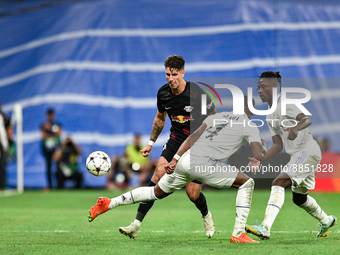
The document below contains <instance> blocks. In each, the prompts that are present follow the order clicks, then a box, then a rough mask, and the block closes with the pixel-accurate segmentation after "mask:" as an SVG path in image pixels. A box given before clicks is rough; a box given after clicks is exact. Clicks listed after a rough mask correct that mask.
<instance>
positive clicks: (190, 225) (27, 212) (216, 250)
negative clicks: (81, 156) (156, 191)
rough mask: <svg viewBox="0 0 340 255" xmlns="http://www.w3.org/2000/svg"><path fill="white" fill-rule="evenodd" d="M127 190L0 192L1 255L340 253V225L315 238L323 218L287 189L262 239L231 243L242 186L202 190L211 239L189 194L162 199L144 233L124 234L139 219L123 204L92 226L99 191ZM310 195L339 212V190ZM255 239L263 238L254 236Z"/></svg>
mask: <svg viewBox="0 0 340 255" xmlns="http://www.w3.org/2000/svg"><path fill="white" fill-rule="evenodd" d="M269 192H270V191H269V190H255V192H254V195H253V202H252V208H251V211H250V215H249V218H248V223H250V224H253V222H254V220H256V219H258V220H259V221H260V222H261V221H262V219H263V216H264V212H265V207H266V204H267V201H268V197H269ZM121 193H122V192H110V191H106V190H80V191H72V190H63V191H52V192H50V193H48V194H45V193H43V192H42V191H26V192H25V193H24V194H22V195H15V196H8V197H5V196H0V253H1V254H6V255H7V254H301V253H304V254H338V253H339V249H340V248H339V247H340V240H339V238H340V228H339V226H338V225H337V226H335V227H333V228H331V230H330V231H329V234H328V237H326V238H323V239H316V238H315V236H316V234H317V231H318V229H319V226H318V224H317V220H316V219H314V218H312V217H311V216H309V215H308V214H307V213H306V212H305V211H304V210H302V209H300V208H298V207H297V206H295V205H294V204H293V202H292V201H291V192H290V191H287V192H286V200H285V204H284V206H283V208H282V210H281V212H280V213H279V215H278V217H277V219H276V221H275V223H274V225H273V227H272V232H271V239H270V240H266V241H260V244H231V243H230V242H229V238H230V235H231V233H232V230H233V226H234V220H235V198H236V190H233V189H225V190H204V194H205V196H206V198H207V201H208V206H209V209H210V211H211V212H212V214H213V219H214V222H215V225H216V230H217V232H216V234H215V235H214V236H213V237H212V238H211V239H208V238H207V237H206V236H205V232H204V227H203V221H202V218H201V216H200V213H199V211H198V210H197V209H196V208H195V206H194V204H192V203H191V202H190V201H189V199H188V198H187V196H186V194H185V191H178V192H176V193H175V194H173V195H171V196H169V197H167V198H165V199H163V200H161V201H156V202H155V205H154V207H153V209H152V210H151V211H150V212H149V214H148V215H147V217H146V218H145V220H144V222H143V224H142V226H141V229H140V232H139V236H138V238H137V239H136V240H131V239H129V238H128V237H126V236H123V235H122V234H120V233H119V232H118V228H119V227H120V226H127V225H129V224H130V222H131V221H133V220H134V217H135V215H136V210H137V206H138V205H137V204H136V205H128V206H121V207H118V208H116V209H113V210H111V211H109V212H107V213H105V214H103V215H100V216H99V217H98V218H96V219H95V220H94V221H93V222H92V223H89V222H88V221H87V215H88V210H89V209H90V208H91V206H93V205H94V204H95V203H96V200H97V198H98V197H99V196H107V197H115V196H117V195H120V194H121ZM312 196H313V197H314V198H315V199H316V200H317V201H318V203H319V205H320V206H321V207H322V208H323V209H324V211H325V212H326V213H328V214H333V215H335V216H337V217H338V218H339V217H340V203H339V201H340V194H317V193H315V194H314V193H313V194H312ZM252 237H253V238H254V239H255V240H257V238H256V237H255V236H252Z"/></svg>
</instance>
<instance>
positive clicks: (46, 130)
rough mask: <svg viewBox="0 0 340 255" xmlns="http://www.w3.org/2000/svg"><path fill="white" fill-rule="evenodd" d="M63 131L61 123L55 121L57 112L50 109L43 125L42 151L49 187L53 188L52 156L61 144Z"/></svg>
mask: <svg viewBox="0 0 340 255" xmlns="http://www.w3.org/2000/svg"><path fill="white" fill-rule="evenodd" d="M61 131H62V126H61V124H59V123H57V122H56V121H55V112H54V110H53V109H51V108H50V109H48V110H47V112H46V121H45V122H44V123H43V124H42V125H41V132H42V143H41V146H42V152H43V154H44V157H45V160H46V174H47V182H48V189H52V188H53V185H52V158H53V153H54V152H55V150H56V149H57V148H58V147H59V146H60V134H61Z"/></svg>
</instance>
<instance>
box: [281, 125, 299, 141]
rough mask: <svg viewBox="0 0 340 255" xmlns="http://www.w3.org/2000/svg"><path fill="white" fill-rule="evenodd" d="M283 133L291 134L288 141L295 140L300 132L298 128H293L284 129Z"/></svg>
mask: <svg viewBox="0 0 340 255" xmlns="http://www.w3.org/2000/svg"><path fill="white" fill-rule="evenodd" d="M283 131H288V132H289V134H288V137H287V139H288V140H295V138H296V137H297V135H298V132H299V130H298V128H297V126H295V127H291V128H284V129H283Z"/></svg>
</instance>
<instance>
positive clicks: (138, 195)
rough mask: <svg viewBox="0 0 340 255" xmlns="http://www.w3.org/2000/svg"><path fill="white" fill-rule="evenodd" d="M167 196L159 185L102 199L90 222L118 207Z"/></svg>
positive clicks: (90, 213)
mask: <svg viewBox="0 0 340 255" xmlns="http://www.w3.org/2000/svg"><path fill="white" fill-rule="evenodd" d="M167 195H168V194H167V193H165V192H164V191H162V190H161V189H160V188H159V186H158V185H157V186H155V187H140V188H137V189H134V190H131V191H129V192H126V193H124V194H122V195H120V196H118V197H115V198H112V199H110V198H107V197H100V198H99V199H98V201H97V204H96V205H95V206H93V207H92V208H91V210H90V211H89V216H88V218H89V222H92V221H93V220H94V219H95V218H96V217H97V216H98V215H100V214H103V213H105V212H107V211H109V210H111V209H113V208H115V207H117V206H120V205H129V204H134V203H139V202H142V201H154V200H157V199H161V198H163V197H165V196H167Z"/></svg>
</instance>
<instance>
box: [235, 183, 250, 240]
mask: <svg viewBox="0 0 340 255" xmlns="http://www.w3.org/2000/svg"><path fill="white" fill-rule="evenodd" d="M254 185H255V182H254V180H253V179H251V178H250V179H248V180H247V181H246V182H245V183H244V184H243V185H242V186H241V187H239V188H238V191H237V196H236V218H235V226H234V231H233V234H232V235H233V236H235V237H239V236H240V235H241V234H242V233H244V229H245V226H246V222H247V219H248V215H249V211H250V206H251V199H252V195H253V191H254Z"/></svg>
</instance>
